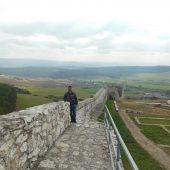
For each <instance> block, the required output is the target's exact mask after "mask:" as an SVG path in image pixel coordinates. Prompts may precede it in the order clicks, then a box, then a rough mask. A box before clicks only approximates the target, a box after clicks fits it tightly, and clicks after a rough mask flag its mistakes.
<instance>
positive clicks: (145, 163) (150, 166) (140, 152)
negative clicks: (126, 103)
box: [107, 101, 164, 170]
mask: <svg viewBox="0 0 170 170" xmlns="http://www.w3.org/2000/svg"><path fill="white" fill-rule="evenodd" d="M107 106H108V109H109V110H110V113H111V115H112V117H113V120H114V122H115V124H116V126H117V128H118V130H119V132H120V134H121V136H122V138H123V140H124V142H125V143H126V145H127V147H128V149H129V151H130V153H131V154H132V157H133V158H134V160H135V162H136V163H137V165H138V167H139V169H140V170H164V168H162V167H161V166H160V164H159V163H158V162H157V161H155V160H154V159H153V158H152V156H151V155H149V154H148V153H147V152H146V151H145V150H144V149H143V148H141V147H140V146H139V144H138V143H137V142H136V141H135V139H134V138H133V136H132V134H131V133H130V131H129V130H128V129H127V127H126V125H125V124H124V122H123V121H122V119H121V117H120V116H119V114H118V113H117V112H115V111H114V107H113V104H112V101H107ZM122 160H123V163H124V165H126V164H127V162H126V160H125V159H124V156H122ZM125 162H126V163H125ZM125 169H126V170H129V167H125Z"/></svg>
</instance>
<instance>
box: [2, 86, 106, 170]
mask: <svg viewBox="0 0 170 170" xmlns="http://www.w3.org/2000/svg"><path fill="white" fill-rule="evenodd" d="M106 95H107V91H106V90H105V89H100V90H99V91H98V92H97V93H96V95H95V96H94V97H93V98H90V99H86V100H84V101H82V102H80V103H79V105H78V112H80V113H81V114H80V115H81V116H80V118H78V120H81V119H82V120H83V122H84V123H78V124H77V125H75V126H74V125H71V126H70V116H69V103H65V102H57V103H50V104H45V105H41V106H36V107H32V108H28V109H26V110H23V111H19V112H13V113H10V114H8V115H3V116H0V170H30V169H33V168H34V167H35V166H37V163H38V162H39V161H40V159H41V158H43V157H45V155H47V154H48V153H50V151H51V149H53V150H55V151H56V156H58V159H60V157H61V156H62V154H64V153H65V152H61V150H62V144H63V141H62V140H63V138H64V137H63V136H62V135H61V134H66V136H65V141H66V140H68V142H69V141H70V140H69V138H67V137H71V136H69V134H71V135H73V136H72V138H73V139H74V133H72V132H73V131H74V128H76V127H77V128H76V129H77V131H80V132H78V134H80V135H82V134H81V132H83V133H84V134H86V133H87V134H88V133H89V139H88V142H87V144H89V145H90V146H92V145H93V144H94V146H95V143H97V141H96V142H95V138H94V137H96V140H97V139H98V141H101V145H99V146H103V147H105V142H103V139H104V136H103V131H104V128H103V127H102V125H98V124H97V123H93V122H91V123H90V124H88V125H87V124H86V123H85V122H86V121H87V120H88V116H85V117H86V118H85V117H84V116H83V115H87V114H86V113H90V111H91V110H93V108H95V107H96V106H97V105H98V104H99V103H103V101H104V100H105V98H106ZM80 122H81V121H80ZM89 122H90V121H89ZM86 126H88V127H87V128H86ZM96 126H97V127H99V128H94V127H96ZM101 127H102V128H101ZM90 128H91V130H90ZM92 129H99V131H96V132H95V131H94V132H92ZM63 132H64V133H63ZM95 134H97V136H95ZM100 134H102V135H101V136H100ZM62 137H63V138H62ZM84 138H85V136H84V137H83V135H82V138H77V139H76V138H75V139H74V140H75V141H77V140H78V141H77V142H78V143H79V142H80V141H81V140H84ZM79 140H80V141H79ZM60 141H61V143H60ZM90 141H93V142H90ZM63 145H64V146H66V145H67V146H69V143H66V144H63ZM84 145H85V146H84V147H85V150H84V151H85V152H84V154H85V153H86V154H89V152H88V151H89V150H88V148H87V145H86V144H84ZM54 146H57V147H54ZM64 148H65V150H66V148H67V147H64ZM94 148H95V147H94ZM71 149H73V150H74V148H71ZM80 149H81V148H80ZM96 149H97V147H96ZM63 150H64V149H63ZM98 150H100V149H99V148H98ZM92 153H93V152H91V154H92ZM99 153H103V152H102V151H101V150H100V151H99ZM60 154H61V155H60ZM78 154H80V151H78V150H75V152H73V155H75V156H76V155H77V156H78ZM82 154H83V152H82ZM103 154H104V153H103ZM106 157H107V156H106V153H105V156H104V159H107V158H106ZM44 161H45V160H44ZM46 161H47V163H48V161H50V160H46ZM96 161H97V162H98V164H100V163H99V162H100V160H96ZM106 162H107V161H106ZM47 163H45V162H41V163H40V165H39V166H41V165H43V164H47ZM53 163H54V162H51V166H53ZM49 164H50V162H49ZM55 164H56V163H55ZM62 165H63V166H64V164H62V163H61V164H60V162H58V164H57V165H56V166H62ZM66 166H67V165H66V164H65V167H66ZM75 166H76V167H77V166H79V165H75ZM92 166H93V165H92ZM42 167H43V166H42ZM106 167H107V166H106ZM60 169H62V168H60ZM73 169H74V168H73ZM78 169H79V168H78ZM93 169H95V166H94V168H93Z"/></svg>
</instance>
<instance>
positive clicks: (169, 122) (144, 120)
mask: <svg viewBox="0 0 170 170" xmlns="http://www.w3.org/2000/svg"><path fill="white" fill-rule="evenodd" d="M138 119H139V121H140V122H141V123H145V124H162V125H170V119H150V118H142V117H138Z"/></svg>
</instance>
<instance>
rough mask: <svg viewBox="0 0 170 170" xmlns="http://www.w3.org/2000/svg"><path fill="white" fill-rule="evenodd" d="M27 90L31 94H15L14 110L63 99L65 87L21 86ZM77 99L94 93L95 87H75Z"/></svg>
mask: <svg viewBox="0 0 170 170" xmlns="http://www.w3.org/2000/svg"><path fill="white" fill-rule="evenodd" d="M21 88H23V89H26V90H28V91H29V92H31V94H17V105H16V110H22V109H25V108H28V107H32V106H36V105H41V104H45V103H50V102H53V101H55V100H54V99H57V100H63V95H64V93H65V92H66V91H67V88H62V87H61V88H60V87H57V88H48V87H21ZM73 90H74V91H75V92H76V94H77V97H78V99H79V100H82V99H86V98H89V97H91V96H92V95H94V94H95V93H96V91H97V89H88V88H75V89H73Z"/></svg>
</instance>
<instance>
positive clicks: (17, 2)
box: [0, 0, 170, 65]
mask: <svg viewBox="0 0 170 170" xmlns="http://www.w3.org/2000/svg"><path fill="white" fill-rule="evenodd" d="M169 9H170V1H169V0H0V58H22V59H23V58H27V59H28V58H30V59H48V60H56V61H78V62H87V61H88V62H108V63H113V64H114V65H170V10H169Z"/></svg>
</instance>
